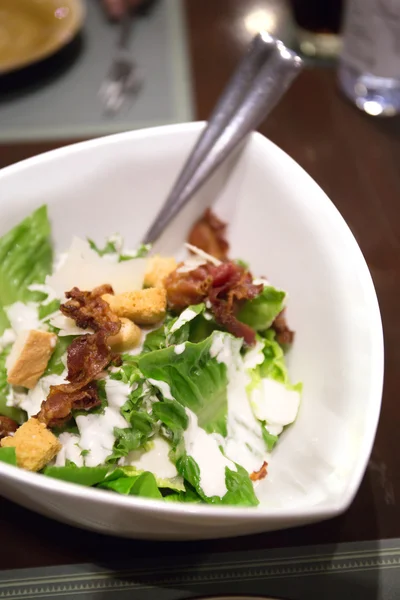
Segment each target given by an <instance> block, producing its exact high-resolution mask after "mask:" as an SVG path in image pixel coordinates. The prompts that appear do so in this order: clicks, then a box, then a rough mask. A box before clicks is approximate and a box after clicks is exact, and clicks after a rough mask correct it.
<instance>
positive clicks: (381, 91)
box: [339, 0, 400, 117]
mask: <svg viewBox="0 0 400 600" xmlns="http://www.w3.org/2000/svg"><path fill="white" fill-rule="evenodd" d="M339 84H340V87H341V89H342V91H343V92H344V93H345V94H346V96H347V97H348V98H349V99H350V100H351V101H352V102H354V104H355V105H356V106H357V107H358V108H360V109H361V110H363V111H365V112H366V113H367V114H369V115H371V116H374V117H377V116H386V117H388V116H393V115H396V114H397V115H398V114H399V113H400V2H399V1H398V0H362V1H361V0H348V1H347V3H346V11H345V18H344V23H343V52H342V55H341V61H340V66H339Z"/></svg>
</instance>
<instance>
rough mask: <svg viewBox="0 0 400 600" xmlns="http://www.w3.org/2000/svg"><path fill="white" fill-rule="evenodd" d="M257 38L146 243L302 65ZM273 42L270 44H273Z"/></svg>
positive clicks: (273, 102)
mask: <svg viewBox="0 0 400 600" xmlns="http://www.w3.org/2000/svg"><path fill="white" fill-rule="evenodd" d="M262 39H263V35H260V34H259V35H258V36H256V38H255V40H254V41H253V44H252V47H251V48H250V52H249V54H248V55H247V57H245V58H244V59H243V61H242V62H241V63H240V65H239V68H238V70H237V71H236V73H235V75H234V77H233V79H232V80H231V82H230V85H229V86H228V88H227V90H226V92H225V93H224V94H223V96H222V98H221V100H220V101H219V103H218V104H217V107H216V109H215V110H214V112H213V114H212V118H211V119H210V121H209V122H208V124H207V125H206V128H205V130H204V132H203V134H202V136H201V138H200V139H199V141H198V142H197V144H196V146H195V148H194V150H193V151H192V153H191V155H190V157H189V159H188V161H187V162H186V163H185V166H184V168H183V171H182V173H181V175H180V176H179V178H178V180H177V182H176V184H175V185H174V187H173V189H172V190H171V192H170V194H169V196H168V198H167V201H166V203H165V204H164V206H163V208H162V209H161V211H160V212H159V213H158V215H157V217H156V219H155V221H154V222H153V224H152V226H151V227H150V228H149V230H148V231H147V233H146V235H145V237H144V239H143V243H152V242H154V241H155V240H156V239H157V238H158V237H159V235H160V234H161V233H162V231H163V230H164V229H165V227H166V226H167V225H168V224H169V222H170V221H171V220H172V219H173V217H174V216H175V215H176V214H177V213H178V212H179V210H180V209H181V208H182V207H183V206H184V205H185V204H186V203H187V202H188V201H189V200H190V198H191V197H192V196H193V195H194V194H195V193H196V191H197V190H198V189H199V188H200V187H201V186H202V185H203V183H205V181H206V180H207V179H208V178H209V177H210V176H211V175H212V174H213V173H214V171H215V170H216V169H217V168H218V167H219V166H220V165H221V164H222V163H223V162H224V161H225V160H226V159H227V158H228V156H229V155H230V154H231V153H232V152H233V150H234V149H235V148H236V147H237V146H238V144H240V142H241V141H242V140H243V139H244V138H245V137H246V135H247V134H249V133H250V132H251V131H253V130H254V129H256V128H257V127H258V126H259V125H260V124H261V123H262V121H263V120H264V119H265V117H266V116H267V115H268V114H269V113H270V112H271V110H272V109H273V108H274V106H275V105H276V104H277V102H278V101H279V100H280V98H281V97H282V95H283V94H284V93H285V91H286V90H287V88H288V87H289V86H290V84H291V83H292V81H293V79H294V78H295V77H296V76H297V74H298V73H299V71H300V69H301V67H302V61H301V59H300V58H299V57H298V56H297V55H296V54H295V53H294V52H292V51H291V50H288V49H287V48H286V47H285V46H284V44H283V43H282V42H279V41H278V40H274V39H273V38H272V37H271V36H266V38H265V39H266V42H265V45H263V44H262V42H261V41H259V40H262ZM270 40H272V41H270Z"/></svg>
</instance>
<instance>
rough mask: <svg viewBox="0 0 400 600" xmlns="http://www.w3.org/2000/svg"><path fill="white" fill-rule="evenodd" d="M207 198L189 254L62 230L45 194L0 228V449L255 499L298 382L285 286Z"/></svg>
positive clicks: (122, 478)
mask: <svg viewBox="0 0 400 600" xmlns="http://www.w3.org/2000/svg"><path fill="white" fill-rule="evenodd" d="M225 229H226V226H225V224H224V223H222V222H221V221H220V220H219V219H218V218H217V217H216V216H215V215H214V214H213V213H211V212H210V211H207V212H206V213H205V215H204V216H203V217H202V218H201V219H200V220H199V221H198V222H197V223H196V224H195V225H194V227H193V229H192V231H191V233H190V236H189V243H188V244H186V252H187V258H186V259H185V260H183V261H181V262H177V261H176V259H175V258H174V257H169V256H158V255H156V256H153V255H151V249H150V248H149V247H147V246H141V247H140V248H138V249H137V250H135V251H130V250H126V249H125V247H124V244H123V240H122V239H121V238H120V236H118V235H113V236H111V237H110V238H109V239H108V240H106V243H105V245H104V247H99V246H98V245H96V244H95V243H94V242H93V241H92V240H82V239H78V238H74V239H73V240H72V243H71V246H70V248H69V249H68V250H67V252H65V253H64V254H62V255H61V256H58V257H55V258H54V257H53V251H52V244H51V227H50V223H49V220H48V216H47V208H46V206H42V207H40V208H39V209H37V210H36V211H35V212H33V214H31V215H30V216H28V217H27V218H26V219H25V220H23V221H22V222H21V223H20V224H19V225H17V226H16V227H15V228H14V229H12V230H11V231H9V232H8V233H7V234H6V235H4V236H3V237H2V238H0V281H1V286H0V460H1V461H3V462H6V463H9V464H12V465H15V466H18V467H20V468H23V469H26V470H30V471H36V472H40V473H42V474H43V475H44V476H47V477H53V478H56V479H63V480H65V481H69V482H74V483H78V484H81V485H86V486H94V487H97V488H101V489H106V490H111V491H113V492H117V493H120V494H130V495H134V496H143V497H149V498H155V499H159V500H163V501H165V502H174V501H175V502H197V503H210V504H230V505H237V506H256V505H257V504H258V503H259V500H258V498H257V486H258V484H259V481H260V480H262V479H263V478H264V477H266V476H267V467H268V462H269V461H270V456H271V452H272V451H273V448H274V446H275V445H276V444H277V443H278V440H279V436H280V435H281V433H282V431H283V430H284V428H285V427H287V426H288V425H290V424H291V423H293V422H294V420H295V418H296V415H297V412H298V408H299V404H300V397H301V384H296V385H293V384H292V383H291V381H290V379H289V375H288V371H287V368H286V364H285V352H286V350H287V348H288V347H289V346H290V345H291V343H292V342H293V335H294V334H293V332H292V331H290V329H289V327H288V326H287V323H286V319H285V313H284V309H285V300H286V294H285V292H284V291H282V290H279V289H276V288H275V287H273V285H272V284H270V283H269V282H268V281H267V279H265V278H263V277H262V278H254V277H253V275H252V274H251V272H250V270H249V267H248V266H247V265H246V264H245V263H244V262H243V261H240V260H229V258H228V251H229V246H228V243H227V241H226V239H225Z"/></svg>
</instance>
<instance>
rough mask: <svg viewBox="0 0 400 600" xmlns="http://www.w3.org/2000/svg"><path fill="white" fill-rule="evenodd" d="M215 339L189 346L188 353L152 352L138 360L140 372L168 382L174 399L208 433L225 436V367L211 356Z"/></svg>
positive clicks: (226, 408)
mask: <svg viewBox="0 0 400 600" xmlns="http://www.w3.org/2000/svg"><path fill="white" fill-rule="evenodd" d="M212 341H213V336H210V337H209V338H207V339H206V340H204V341H203V342H200V343H198V344H193V343H191V342H186V347H185V351H184V352H182V353H181V354H176V353H175V349H174V347H173V346H171V347H169V348H165V349H164V350H156V351H154V352H149V353H148V354H145V355H143V356H141V357H140V358H139V369H140V370H141V372H142V373H143V375H144V376H145V377H147V378H150V379H156V380H159V381H164V382H166V383H167V384H168V385H169V386H170V389H171V393H172V396H173V397H174V398H175V399H176V400H177V401H178V402H179V403H180V404H182V406H185V407H187V408H190V410H192V411H193V412H194V413H195V414H196V415H197V417H198V420H199V425H200V427H203V429H205V430H206V431H207V432H208V433H211V432H216V433H220V434H221V435H223V436H226V419H227V410H228V406H227V374H226V366H225V364H223V363H218V362H217V360H216V359H215V358H212V357H211V355H210V348H211V344H212Z"/></svg>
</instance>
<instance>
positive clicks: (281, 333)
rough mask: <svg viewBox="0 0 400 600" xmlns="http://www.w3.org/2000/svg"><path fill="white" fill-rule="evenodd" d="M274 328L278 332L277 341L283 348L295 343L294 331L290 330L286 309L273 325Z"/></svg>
mask: <svg viewBox="0 0 400 600" xmlns="http://www.w3.org/2000/svg"><path fill="white" fill-rule="evenodd" d="M272 328H273V329H274V330H275V331H276V341H277V342H279V344H282V345H283V346H286V345H289V344H292V343H293V340H294V331H292V330H291V329H289V327H288V324H287V321H286V315H285V309H283V310H282V311H281V312H280V313H279V315H278V316H277V317H276V318H275V321H274V322H273V323H272Z"/></svg>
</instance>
